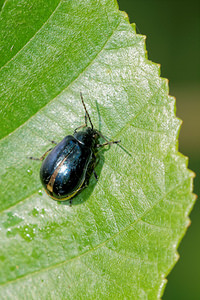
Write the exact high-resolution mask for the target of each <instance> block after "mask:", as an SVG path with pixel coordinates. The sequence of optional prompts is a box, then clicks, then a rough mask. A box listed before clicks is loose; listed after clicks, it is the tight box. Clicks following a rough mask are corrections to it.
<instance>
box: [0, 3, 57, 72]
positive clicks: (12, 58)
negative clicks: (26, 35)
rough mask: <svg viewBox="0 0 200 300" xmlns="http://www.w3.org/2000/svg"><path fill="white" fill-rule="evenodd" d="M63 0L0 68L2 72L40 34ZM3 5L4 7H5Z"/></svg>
mask: <svg viewBox="0 0 200 300" xmlns="http://www.w3.org/2000/svg"><path fill="white" fill-rule="evenodd" d="M6 1H7V0H5V2H4V4H3V6H4V5H5V3H6ZM61 2H62V0H61V1H60V2H59V3H58V5H57V6H56V7H55V9H54V11H52V13H51V14H50V15H49V17H48V18H47V20H46V21H45V22H44V23H43V24H42V26H41V27H40V28H39V29H38V30H37V31H36V32H35V33H34V35H33V36H32V37H31V38H30V39H29V40H28V41H27V42H26V44H24V45H23V47H22V48H21V49H20V50H19V51H18V52H17V53H16V54H15V55H14V56H13V57H11V59H9V60H8V61H7V62H6V63H5V64H4V65H3V66H2V67H1V68H0V72H1V70H3V69H4V68H5V67H6V66H7V65H8V64H9V63H10V62H11V61H12V60H14V59H15V58H16V57H17V56H18V55H19V54H20V52H21V51H22V50H23V49H24V48H25V47H26V46H27V45H28V44H29V43H30V42H31V41H32V40H33V38H34V37H35V36H36V34H38V32H40V30H41V29H42V28H43V27H44V26H45V25H46V24H47V22H48V21H49V19H50V18H51V17H52V16H53V15H54V13H55V12H56V10H57V9H58V7H59V6H60V4H61ZM3 6H2V8H3Z"/></svg>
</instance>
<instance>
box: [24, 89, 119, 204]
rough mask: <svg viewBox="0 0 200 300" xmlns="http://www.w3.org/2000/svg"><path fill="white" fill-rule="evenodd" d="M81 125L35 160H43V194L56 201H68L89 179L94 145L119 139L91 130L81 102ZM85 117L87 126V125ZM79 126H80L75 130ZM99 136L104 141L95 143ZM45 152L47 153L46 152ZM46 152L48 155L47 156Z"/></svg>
mask: <svg viewBox="0 0 200 300" xmlns="http://www.w3.org/2000/svg"><path fill="white" fill-rule="evenodd" d="M80 95H81V101H82V104H83V107H84V110H85V124H84V125H82V126H80V127H78V128H76V129H75V131H74V134H73V135H67V136H66V137H65V138H64V139H63V140H62V141H61V142H60V143H59V144H56V143H55V142H54V141H52V143H54V144H56V146H55V147H54V148H53V149H52V148H51V149H49V150H48V151H46V152H45V153H44V155H42V156H41V157H40V158H39V159H37V158H34V157H29V158H30V159H34V160H41V161H43V163H42V166H41V168H40V180H41V182H42V185H43V187H44V189H45V191H46V192H47V194H48V195H49V196H50V197H51V198H53V199H54V200H57V201H65V200H70V202H71V199H72V198H73V197H74V196H75V195H76V194H77V193H78V192H80V191H81V190H82V189H83V188H85V187H86V186H87V185H88V183H89V178H90V176H91V174H92V173H93V174H94V176H95V178H96V179H97V175H96V172H95V170H94V168H95V165H96V154H97V152H98V148H100V147H104V146H106V145H111V144H117V143H119V142H120V141H108V140H107V139H106V138H105V137H104V136H103V135H102V134H101V132H100V131H98V130H96V129H94V127H93V124H92V122H91V119H90V116H89V114H88V112H87V109H86V106H85V103H84V101H83V96H82V93H80ZM88 119H89V122H90V125H91V127H88V125H87V120H88ZM79 129H82V130H80V131H78V130H79ZM100 137H102V138H103V139H104V140H105V141H106V143H103V144H99V138H100ZM48 153H49V154H48ZM47 154H48V155H47Z"/></svg>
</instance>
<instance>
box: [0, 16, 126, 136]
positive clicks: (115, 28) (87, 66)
mask: <svg viewBox="0 0 200 300" xmlns="http://www.w3.org/2000/svg"><path fill="white" fill-rule="evenodd" d="M120 21H121V20H120V18H119V22H118V23H117V25H116V26H115V27H114V29H113V31H112V33H111V35H110V36H109V37H108V39H107V40H106V41H105V43H104V44H103V46H102V48H101V49H100V51H99V52H97V54H96V55H95V56H94V57H93V58H92V60H91V61H90V62H89V63H88V64H87V65H86V66H85V68H84V70H83V71H82V72H80V73H79V74H78V76H77V77H76V78H74V80H73V81H71V82H70V83H69V84H68V85H67V86H66V87H65V88H63V89H62V90H61V91H60V92H59V93H58V94H57V95H56V96H55V97H54V98H53V99H51V100H50V101H49V102H48V103H46V104H45V105H44V106H42V107H41V108H40V109H39V110H38V111H37V112H36V113H35V114H34V115H32V116H31V117H30V118H29V119H27V120H26V121H25V122H24V123H23V124H21V125H20V126H19V127H17V128H16V129H15V130H14V131H12V132H9V133H8V134H7V135H5V136H4V137H3V138H2V139H1V141H3V140H4V139H6V138H7V137H8V136H9V137H10V136H11V135H12V134H14V133H15V132H17V130H18V129H20V128H22V127H23V126H24V125H25V124H26V123H28V122H29V121H30V120H31V119H32V118H33V117H35V116H36V115H37V114H39V113H40V112H41V111H42V110H43V109H45V107H46V106H47V105H49V104H50V103H52V102H53V101H54V100H55V99H56V98H57V97H58V96H60V95H61V94H62V93H63V92H64V91H66V90H67V89H68V88H69V87H70V86H71V85H72V84H73V83H74V82H75V81H76V80H78V79H79V77H80V76H81V75H82V74H83V73H84V72H85V71H86V70H87V69H88V68H89V67H90V66H91V65H92V63H93V61H94V60H96V58H97V57H98V56H99V55H100V54H101V52H102V51H103V50H104V48H105V47H106V45H107V43H108V42H109V40H110V39H111V38H112V36H113V34H114V33H115V31H116V30H117V28H118V26H119V25H120ZM18 53H19V52H18ZM0 71H1V69H0Z"/></svg>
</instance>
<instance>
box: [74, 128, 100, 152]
mask: <svg viewBox="0 0 200 300" xmlns="http://www.w3.org/2000/svg"><path fill="white" fill-rule="evenodd" d="M74 137H75V139H77V140H78V141H79V142H80V143H81V144H83V145H84V146H86V147H92V148H93V147H94V146H95V145H96V144H97V143H98V138H99V135H98V133H97V132H96V130H94V129H92V128H90V127H86V128H85V130H82V131H79V132H76V133H75V134H74Z"/></svg>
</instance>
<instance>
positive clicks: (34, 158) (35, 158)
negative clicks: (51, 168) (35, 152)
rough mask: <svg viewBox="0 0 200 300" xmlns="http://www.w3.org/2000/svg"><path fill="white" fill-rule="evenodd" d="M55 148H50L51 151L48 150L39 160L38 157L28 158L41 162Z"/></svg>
mask: <svg viewBox="0 0 200 300" xmlns="http://www.w3.org/2000/svg"><path fill="white" fill-rule="evenodd" d="M52 149H53V148H50V149H49V150H47V151H46V152H45V153H44V154H43V155H42V156H41V157H40V158H37V157H32V156H30V157H28V158H29V159H32V160H40V161H43V160H44V158H45V156H46V155H47V154H48V153H49V152H50V151H51V150H52Z"/></svg>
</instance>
